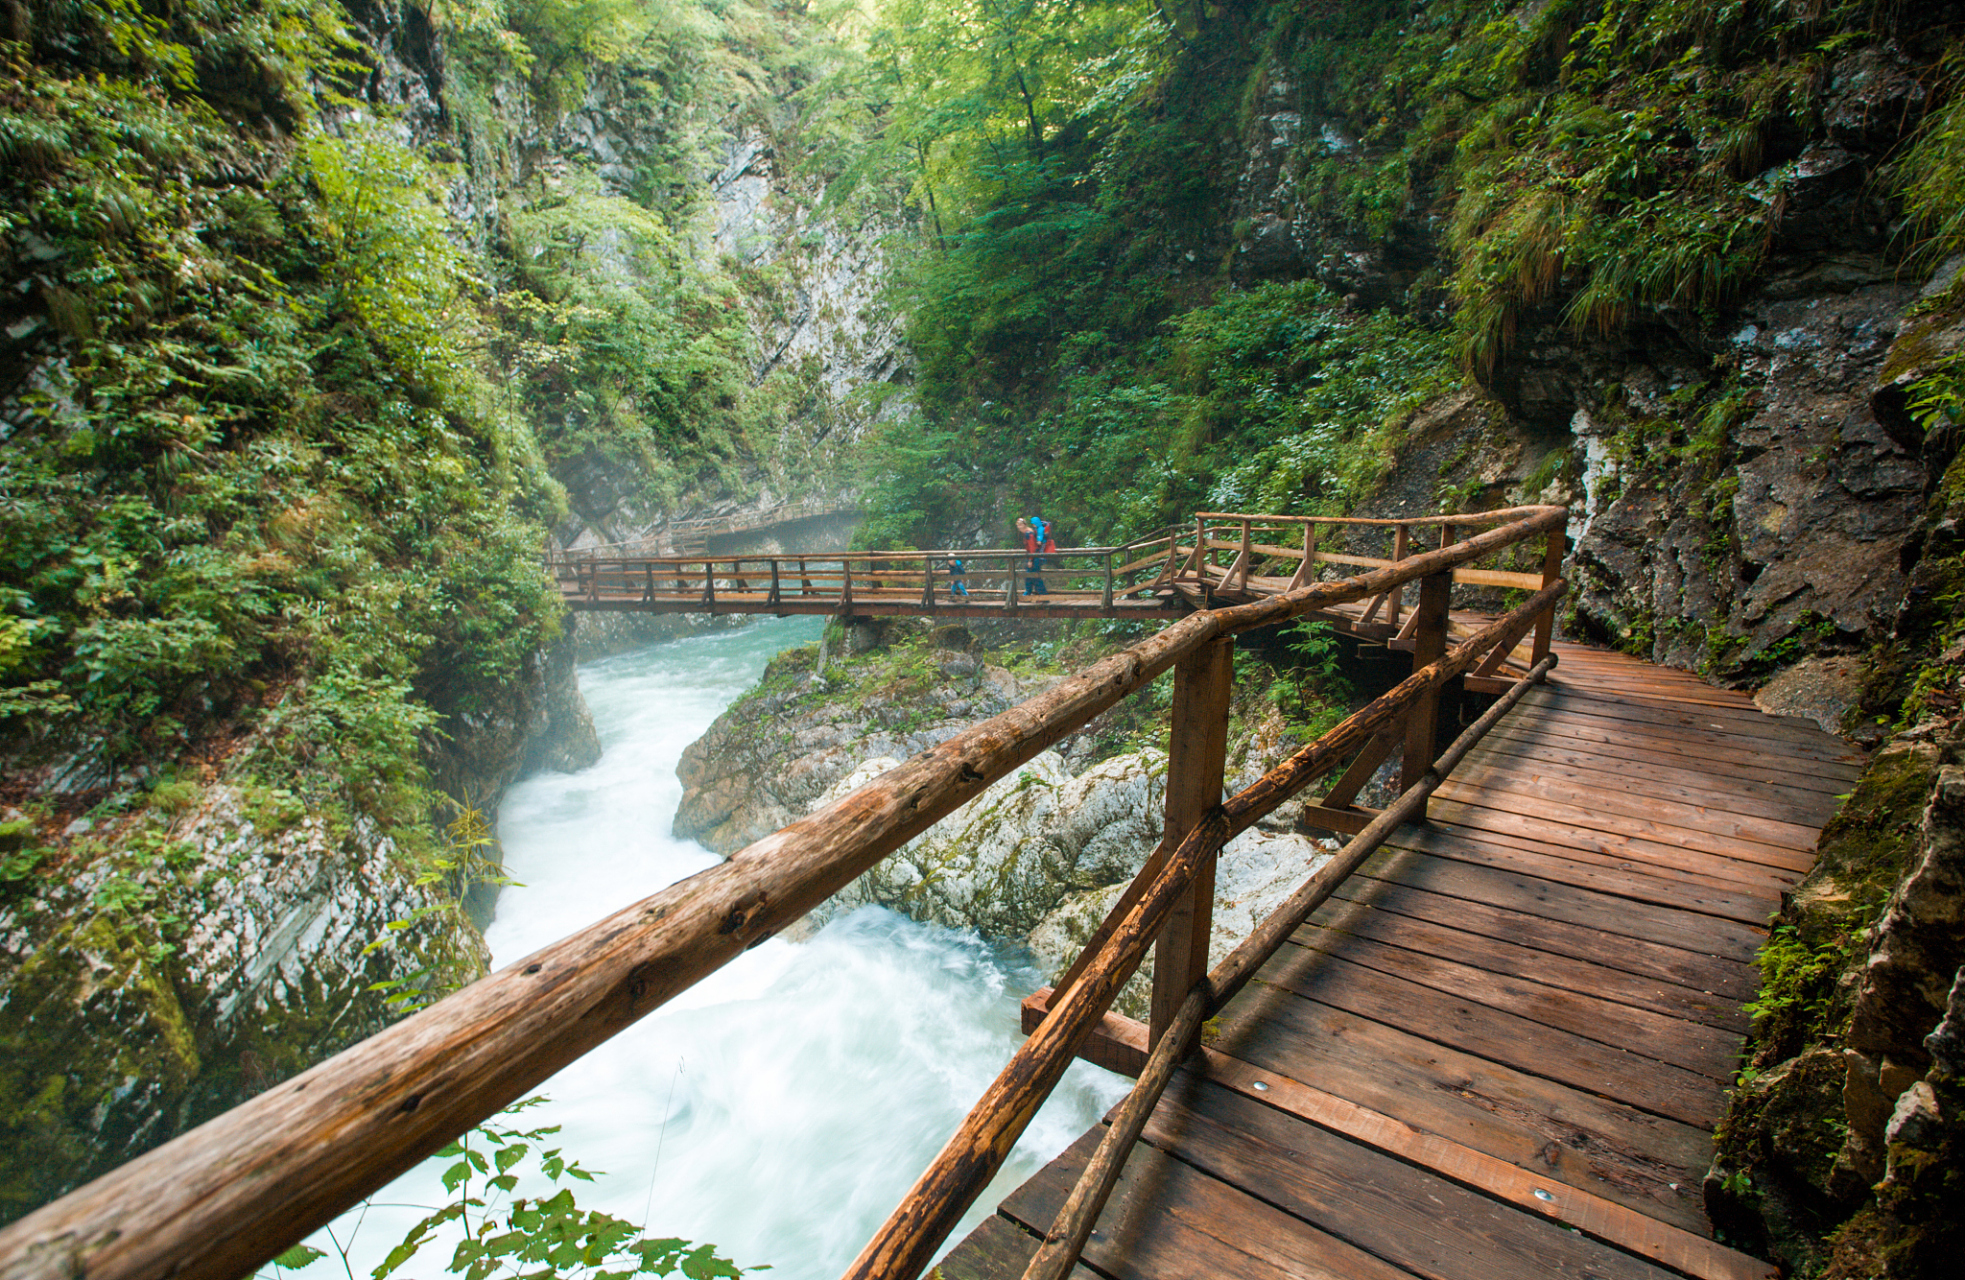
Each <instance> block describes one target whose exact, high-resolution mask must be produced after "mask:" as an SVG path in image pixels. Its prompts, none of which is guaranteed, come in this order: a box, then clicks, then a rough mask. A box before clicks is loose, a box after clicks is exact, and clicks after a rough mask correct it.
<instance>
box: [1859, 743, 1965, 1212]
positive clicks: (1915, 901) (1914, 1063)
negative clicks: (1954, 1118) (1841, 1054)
mask: <svg viewBox="0 0 1965 1280" xmlns="http://www.w3.org/2000/svg"><path fill="white" fill-rule="evenodd" d="M1920 845H1921V848H1920V850H1919V856H1918V858H1917V861H1916V863H1915V865H1914V866H1913V868H1912V870H1911V872H1910V874H1909V875H1907V876H1905V877H1904V879H1903V881H1902V882H1901V883H1900V884H1899V885H1898V886H1897V890H1896V892H1895V893H1894V894H1893V895H1892V897H1891V899H1890V902H1889V906H1888V907H1887V909H1886V910H1885V912H1884V916H1883V920H1882V923H1881V924H1879V925H1878V926H1877V927H1876V930H1875V940H1874V942H1873V943H1872V945H1871V947H1870V953H1869V960H1868V962H1867V964H1866V965H1865V966H1864V968H1863V972H1862V984H1861V987H1860V988H1859V990H1858V992H1857V995H1856V1008H1855V1016H1854V1017H1853V1018H1852V1019H1851V1022H1850V1027H1849V1032H1848V1036H1847V1043H1848V1053H1847V1058H1848V1069H1849V1076H1848V1083H1847V1084H1846V1085H1845V1087H1844V1097H1845V1099H1846V1100H1847V1102H1848V1113H1849V1114H1848V1122H1849V1137H1848V1140H1847V1142H1846V1143H1845V1144H1844V1147H1843V1151H1842V1160H1843V1163H1844V1164H1845V1165H1846V1166H1847V1167H1848V1168H1849V1169H1850V1170H1852V1171H1853V1172H1854V1173H1855V1174H1857V1175H1860V1177H1861V1179H1862V1181H1863V1182H1864V1184H1867V1183H1871V1182H1875V1181H1877V1180H1878V1179H1879V1178H1881V1177H1883V1176H1884V1174H1885V1172H1886V1167H1885V1166H1886V1160H1887V1159H1888V1153H1889V1151H1890V1149H1891V1148H1892V1147H1894V1146H1899V1145H1902V1144H1904V1143H1906V1142H1907V1143H1909V1144H1910V1145H1912V1146H1918V1145H1923V1146H1930V1145H1932V1142H1934V1141H1935V1138H1933V1139H1932V1140H1931V1141H1929V1142H1921V1143H1920V1141H1919V1139H1918V1137H1917V1135H1918V1134H1920V1133H1922V1134H1926V1135H1929V1134H1933V1133H1935V1132H1936V1130H1935V1129H1933V1128H1932V1127H1931V1125H1929V1124H1924V1125H1923V1126H1922V1127H1916V1126H1913V1127H1912V1128H1911V1129H1910V1130H1909V1134H1910V1136H1909V1137H1906V1136H1905V1135H1904V1132H1902V1131H1903V1129H1904V1126H1905V1125H1906V1124H1910V1123H1911V1121H1909V1120H1905V1119H1904V1118H1903V1117H1904V1115H1905V1107H1906V1106H1911V1107H1912V1108H1913V1109H1916V1108H1917V1106H1920V1105H1921V1106H1922V1107H1923V1110H1924V1111H1926V1112H1929V1113H1931V1115H1936V1114H1937V1103H1936V1101H1935V1097H1926V1098H1925V1099H1924V1101H1923V1102H1922V1103H1921V1104H1920V1103H1917V1102H1916V1101H1915V1100H1910V1101H1907V1100H1909V1099H1911V1091H1912V1090H1914V1089H1916V1088H1920V1087H1924V1088H1925V1091H1926V1094H1927V1095H1928V1094H1929V1088H1928V1087H1927V1086H1922V1085H1921V1084H1920V1081H1921V1079H1922V1078H1923V1077H1924V1076H1925V1075H1926V1074H1927V1072H1935V1073H1936V1074H1937V1075H1938V1076H1939V1077H1941V1078H1947V1077H1949V1076H1950V1074H1951V1071H1950V1067H1949V1065H1948V1062H1949V1060H1948V1059H1943V1058H1941V1057H1940V1055H1939V1054H1937V1053H1934V1052H1933V1049H1932V1047H1931V1043H1930V1042H1931V1041H1933V1040H1935V1041H1936V1043H1937V1045H1938V1046H1939V1048H1940V1049H1944V1050H1946V1051H1947V1052H1948V1047H1949V1045H1950V1037H1951V1036H1952V1035H1954V1034H1955V1029H1951V1030H1948V1029H1947V1028H1948V1027H1951V1026H1952V1024H1951V1023H1950V1021H1949V1019H1950V1015H1951V1010H1952V1003H1953V999H1954V994H1955V991H1956V987H1957V982H1958V976H1959V974H1960V972H1961V971H1962V970H1965V768H1961V767H1960V766H1958V765H1949V766H1946V767H1944V768H1943V769H1941V770H1940V771H1939V773H1938V777H1937V782H1936V785H1935V786H1934V787H1933V788H1932V790H1931V799H1930V803H1929V805H1928V806H1927V807H1926V809H1925V812H1924V822H1923V830H1922V839H1921V841H1920ZM1919 1123H1922V1122H1919ZM1934 1123H1935V1122H1934Z"/></svg>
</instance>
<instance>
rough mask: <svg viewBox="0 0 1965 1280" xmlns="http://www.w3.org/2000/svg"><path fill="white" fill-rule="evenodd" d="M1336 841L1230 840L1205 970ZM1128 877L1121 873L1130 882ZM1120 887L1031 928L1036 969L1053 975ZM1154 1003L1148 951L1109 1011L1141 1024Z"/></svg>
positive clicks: (1088, 894) (1068, 905)
mask: <svg viewBox="0 0 1965 1280" xmlns="http://www.w3.org/2000/svg"><path fill="white" fill-rule="evenodd" d="M1335 847H1336V841H1332V840H1315V839H1312V838H1310V837H1308V836H1303V835H1298V834H1295V833H1291V832H1284V833H1276V832H1270V831H1265V830H1263V829H1261V828H1259V827H1258V828H1252V829H1250V830H1248V831H1244V832H1243V833H1242V834H1241V835H1239V836H1236V837H1235V838H1234V839H1233V840H1230V841H1229V842H1228V844H1227V846H1226V847H1225V848H1223V849H1222V851H1221V856H1220V858H1219V859H1218V860H1217V861H1216V863H1215V900H1214V928H1213V931H1212V932H1211V933H1210V934H1209V937H1208V965H1209V967H1210V968H1212V967H1213V966H1214V965H1217V964H1219V963H1221V961H1222V960H1223V959H1224V958H1226V957H1227V955H1228V953H1229V952H1230V951H1232V950H1234V949H1235V947H1236V945H1237V944H1238V943H1240V942H1241V940H1242V939H1243V938H1246V937H1247V936H1248V935H1249V934H1250V933H1252V932H1254V930H1255V927H1256V926H1257V925H1258V924H1260V923H1262V921H1263V919H1264V918H1266V917H1267V916H1268V915H1269V913H1270V912H1272V911H1274V910H1275V909H1276V908H1277V907H1279V906H1281V905H1282V904H1283V901H1284V899H1286V898H1288V897H1289V896H1290V894H1292V893H1294V892H1295V891H1296V888H1297V886H1298V885H1300V884H1302V883H1303V882H1304V881H1305V880H1307V879H1309V877H1310V876H1311V874H1312V873H1314V872H1315V871H1316V870H1317V868H1319V867H1321V866H1323V865H1324V863H1326V862H1328V861H1329V860H1330V856H1331V851H1332V849H1334V848H1335ZM1130 879H1131V876H1130V875H1128V876H1127V880H1130ZM1125 890H1126V881H1123V880H1122V881H1120V882H1118V883H1115V884H1109V885H1106V886H1105V887H1103V888H1100V889H1089V890H1086V891H1084V892H1081V893H1075V894H1072V895H1070V896H1068V897H1066V898H1065V899H1064V900H1063V901H1061V902H1060V903H1059V904H1058V905H1057V907H1056V908H1055V909H1053V910H1052V911H1051V912H1050V913H1049V914H1048V915H1046V916H1045V917H1044V919H1043V920H1042V921H1040V922H1039V923H1038V925H1037V927H1036V928H1035V929H1033V930H1031V932H1030V935H1029V938H1028V942H1029V945H1030V950H1031V954H1032V955H1033V956H1035V957H1036V960H1037V963H1038V966H1039V967H1040V968H1042V969H1043V970H1044V971H1045V972H1046V973H1048V974H1051V975H1052V976H1053V977H1055V976H1057V975H1058V974H1059V973H1061V972H1063V971H1064V969H1065V968H1067V967H1068V966H1069V965H1070V964H1071V962H1072V961H1073V960H1075V959H1076V958H1077V956H1078V953H1079V952H1080V951H1081V950H1083V949H1084V946H1085V943H1086V942H1088V941H1089V940H1090V939H1091V936H1092V931H1093V930H1095V929H1097V928H1098V926H1099V922H1100V921H1102V920H1104V919H1105V916H1106V913H1107V912H1109V911H1111V910H1112V907H1113V905H1114V904H1115V903H1117V902H1118V900H1119V896H1120V895H1121V894H1122V893H1124V892H1125ZM1152 998H1153V953H1152V952H1150V951H1149V952H1148V953H1147V956H1146V959H1145V960H1144V961H1143V962H1142V963H1141V964H1140V967H1139V970H1138V972H1136V973H1135V974H1134V975H1133V976H1132V978H1131V979H1130V980H1128V981H1127V983H1126V985H1125V986H1124V987H1122V988H1121V989H1120V992H1119V998H1118V999H1117V1000H1116V1001H1114V1002H1113V1009H1114V1010H1115V1011H1117V1012H1119V1013H1121V1014H1124V1015H1125V1016H1126V1017H1129V1018H1138V1019H1140V1020H1142V1021H1144V1020H1145V1019H1146V1017H1147V1015H1148V1013H1149V1012H1150V1009H1151V1004H1152Z"/></svg>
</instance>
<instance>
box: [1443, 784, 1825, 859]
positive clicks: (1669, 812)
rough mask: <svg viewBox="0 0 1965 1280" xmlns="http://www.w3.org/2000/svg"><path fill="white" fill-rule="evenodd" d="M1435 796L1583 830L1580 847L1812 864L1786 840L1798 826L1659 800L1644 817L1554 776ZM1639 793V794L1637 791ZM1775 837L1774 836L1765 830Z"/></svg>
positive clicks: (1449, 789) (1805, 850)
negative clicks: (1659, 849)
mask: <svg viewBox="0 0 1965 1280" xmlns="http://www.w3.org/2000/svg"><path fill="white" fill-rule="evenodd" d="M1442 799H1445V800H1456V801H1459V802H1461V803H1464V804H1469V805H1474V806H1478V807H1479V808H1482V809H1487V810H1492V811H1495V812H1499V813H1506V814H1514V815H1518V816H1520V817H1522V818H1524V819H1527V820H1529V821H1531V822H1533V823H1536V824H1538V825H1541V826H1545V827H1546V826H1551V825H1553V826H1559V827H1566V828H1569V829H1570V830H1571V831H1574V832H1590V833H1592V834H1590V835H1589V836H1586V837H1584V839H1585V840H1586V841H1588V842H1589V843H1587V844H1583V845H1581V846H1580V847H1587V848H1633V849H1641V848H1646V847H1648V846H1653V845H1662V846H1664V847H1666V848H1676V849H1684V850H1688V851H1696V852H1700V853H1710V854H1713V855H1715V856H1716V857H1720V858H1726V859H1730V860H1732V861H1735V862H1741V863H1750V864H1752V867H1749V868H1743V869H1742V872H1741V878H1742V879H1747V878H1749V877H1752V876H1755V875H1756V874H1757V872H1756V871H1755V870H1754V869H1753V868H1761V869H1768V870H1776V871H1785V872H1791V873H1793V875H1794V876H1795V877H1797V878H1798V877H1799V876H1800V875H1801V874H1803V873H1805V872H1806V871H1807V870H1808V868H1809V867H1811V866H1813V865H1814V862H1815V859H1814V854H1813V853H1812V852H1811V851H1810V850H1811V848H1812V846H1813V844H1814V841H1813V840H1812V839H1811V840H1809V842H1808V844H1809V847H1801V846H1799V845H1798V844H1794V843H1786V842H1787V841H1799V840H1800V839H1801V838H1802V836H1801V828H1799V827H1797V826H1795V825H1794V824H1791V823H1783V824H1780V825H1778V826H1774V825H1769V823H1768V821H1767V820H1766V819H1756V818H1748V817H1743V816H1740V815H1737V814H1732V813H1728V812H1723V811H1717V810H1709V811H1708V812H1707V813H1704V814H1702V813H1699V812H1698V811H1696V810H1691V809H1690V807H1689V806H1684V805H1679V806H1674V805H1672V804H1671V803H1670V802H1668V801H1663V800H1660V801H1658V802H1657V803H1656V805H1655V807H1654V809H1653V812H1654V813H1655V814H1656V815H1657V816H1655V817H1646V816H1644V815H1643V814H1642V813H1641V812H1628V810H1633V809H1637V808H1640V805H1638V804H1636V803H1634V802H1632V801H1630V800H1628V799H1627V800H1620V801H1614V800H1612V799H1610V798H1609V797H1604V798H1603V802H1602V804H1601V805H1596V804H1589V803H1582V802H1580V801H1579V798H1578V797H1577V796H1576V795H1575V794H1574V793H1573V789H1565V788H1563V787H1561V786H1559V785H1558V784H1555V783H1553V782H1547V781H1542V780H1531V779H1528V778H1521V777H1517V778H1514V779H1512V780H1510V782H1509V785H1507V786H1505V787H1501V786H1494V787H1489V786H1482V785H1481V784H1480V782H1479V781H1478V780H1475V781H1467V780H1463V779H1460V778H1457V777H1456V778H1454V779H1453V780H1452V781H1451V782H1450V783H1449V784H1448V785H1447V786H1446V787H1444V788H1442ZM1640 799H1641V798H1640ZM1773 836H1779V837H1780V840H1781V841H1782V842H1781V843H1777V842H1775V840H1773V839H1771V838H1770V837H1773Z"/></svg>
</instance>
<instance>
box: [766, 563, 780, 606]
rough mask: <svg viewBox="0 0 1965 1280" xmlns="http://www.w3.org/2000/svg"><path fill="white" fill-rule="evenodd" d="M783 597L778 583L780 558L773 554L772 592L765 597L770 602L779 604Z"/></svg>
mask: <svg viewBox="0 0 1965 1280" xmlns="http://www.w3.org/2000/svg"><path fill="white" fill-rule="evenodd" d="M782 599H783V596H782V595H781V593H780V591H779V584H778V559H777V557H776V556H773V557H772V558H771V594H770V595H769V596H767V597H765V600H766V603H768V604H777V603H779V602H780V601H781V600H782Z"/></svg>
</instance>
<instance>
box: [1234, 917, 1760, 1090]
mask: <svg viewBox="0 0 1965 1280" xmlns="http://www.w3.org/2000/svg"><path fill="white" fill-rule="evenodd" d="M1262 977H1263V981H1265V982H1269V983H1271V984H1273V985H1275V986H1279V987H1286V988H1288V989H1290V990H1292V991H1295V992H1296V993H1297V994H1298V995H1301V996H1304V997H1306V998H1308V999H1311V1000H1315V1001H1317V1002H1319V1003H1321V1004H1327V1005H1330V1006H1331V1007H1333V1008H1337V1009H1343V1010H1345V1011H1347V1012H1349V1013H1354V1014H1356V1015H1358V1016H1359V1017H1361V1018H1374V1019H1377V1020H1380V1021H1384V1022H1387V1023H1389V1024H1394V1025H1398V1026H1400V1027H1402V1028H1405V1029H1409V1030H1411V1031H1414V1032H1415V1033H1417V1034H1420V1035H1423V1036H1425V1037H1426V1038H1427V1039H1429V1040H1433V1041H1436V1042H1437V1043H1439V1044H1443V1045H1446V1046H1449V1047H1451V1048H1454V1049H1458V1050H1460V1051H1461V1052H1463V1053H1470V1054H1474V1055H1476V1056H1478V1057H1482V1058H1486V1059H1487V1060H1488V1061H1490V1062H1498V1063H1501V1064H1503V1065H1504V1066H1510V1067H1513V1068H1515V1069H1516V1070H1518V1071H1524V1072H1533V1073H1534V1074H1536V1075H1543V1076H1547V1077H1548V1078H1549V1079H1551V1080H1556V1081H1559V1082H1561V1083H1563V1084H1567V1085H1570V1086H1571V1087H1573V1088H1577V1089H1588V1090H1590V1091H1591V1092H1593V1093H1600V1094H1602V1095H1604V1096H1605V1097H1607V1098H1612V1099H1615V1100H1616V1101H1618V1102H1622V1103H1625V1104H1627V1105H1629V1106H1632V1107H1636V1108H1637V1109H1638V1110H1640V1111H1647V1112H1650V1113H1652V1114H1653V1115H1658V1116H1663V1117H1666V1118H1667V1119H1672V1120H1677V1121H1680V1122H1682V1123H1685V1124H1690V1125H1697V1126H1699V1127H1701V1128H1710V1127H1711V1126H1712V1125H1714V1124H1716V1123H1718V1121H1719V1114H1720V1111H1721V1101H1722V1099H1721V1096H1720V1089H1719V1086H1718V1084H1717V1082H1716V1081H1714V1080H1713V1079H1711V1078H1710V1077H1707V1076H1702V1075H1700V1074H1699V1073H1697V1072H1695V1071H1689V1070H1686V1069H1684V1068H1682V1067H1675V1066H1672V1065H1671V1064H1670V1063H1665V1062H1659V1061H1656V1060H1652V1059H1644V1058H1638V1057H1635V1056H1633V1055H1631V1054H1629V1053H1626V1052H1624V1051H1623V1050H1620V1049H1616V1048H1612V1047H1610V1046H1607V1045H1604V1044H1602V1043H1600V1042H1598V1041H1594V1040H1590V1039H1587V1038H1585V1037H1583V1036H1580V1035H1577V1034H1576V1033H1574V1032H1570V1031H1563V1030H1561V1029H1559V1028H1555V1027H1549V1026H1545V1025H1543V1024H1541V1023H1538V1022H1533V1021H1530V1020H1529V1019H1527V1018H1524V1017H1521V1016H1520V1015H1518V1014H1513V1013H1509V1012H1507V1011H1506V1010H1502V1009H1496V1008H1494V1007H1492V1006H1488V1005H1483V1004H1480V1003H1478V1002H1476V1001H1472V1000H1468V999H1465V998H1462V997H1458V996H1453V995H1449V994H1448V993H1446V992H1443V991H1436V990H1434V989H1433V988H1431V987H1427V986H1423V985H1421V984H1420V983H1417V982H1412V981H1409V980H1407V979H1405V978H1400V977H1397V976H1394V975H1392V974H1386V973H1379V972H1377V971H1376V970H1373V969H1367V968H1365V967H1364V966H1362V965H1356V964H1352V963H1351V962H1350V961H1348V960H1343V959H1340V958H1338V957H1336V956H1333V955H1329V954H1327V953H1324V952H1317V951H1309V950H1305V949H1302V948H1298V949H1296V951H1295V953H1294V954H1292V953H1291V952H1288V951H1285V952H1283V953H1281V954H1279V955H1277V956H1276V957H1275V958H1274V959H1272V960H1271V961H1270V962H1269V964H1267V965H1266V966H1264V968H1263V972H1262Z"/></svg>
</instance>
